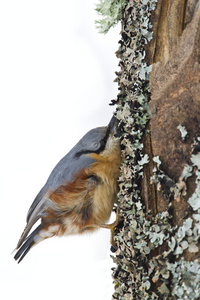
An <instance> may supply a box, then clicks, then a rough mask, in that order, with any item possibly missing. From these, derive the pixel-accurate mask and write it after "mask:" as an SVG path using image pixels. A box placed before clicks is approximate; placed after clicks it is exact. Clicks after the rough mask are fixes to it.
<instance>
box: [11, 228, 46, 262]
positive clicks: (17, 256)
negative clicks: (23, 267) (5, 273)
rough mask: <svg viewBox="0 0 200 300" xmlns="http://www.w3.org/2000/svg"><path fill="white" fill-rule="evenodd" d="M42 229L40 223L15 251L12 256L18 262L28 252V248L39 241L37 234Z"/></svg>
mask: <svg viewBox="0 0 200 300" xmlns="http://www.w3.org/2000/svg"><path fill="white" fill-rule="evenodd" d="M41 229H42V224H40V225H39V226H38V227H37V228H36V229H35V230H34V231H33V232H32V233H31V234H30V235H29V236H28V237H27V238H26V239H25V241H24V242H23V244H22V246H21V247H20V248H18V251H17V253H16V254H15V256H14V259H15V260H16V261H17V262H18V263H20V261H22V259H23V258H24V256H25V255H26V254H27V253H28V252H29V250H30V249H31V248H32V247H33V246H34V245H35V244H37V243H38V242H40V241H41V240H43V239H41V237H40V236H39V235H38V233H39V231H40V230H41Z"/></svg>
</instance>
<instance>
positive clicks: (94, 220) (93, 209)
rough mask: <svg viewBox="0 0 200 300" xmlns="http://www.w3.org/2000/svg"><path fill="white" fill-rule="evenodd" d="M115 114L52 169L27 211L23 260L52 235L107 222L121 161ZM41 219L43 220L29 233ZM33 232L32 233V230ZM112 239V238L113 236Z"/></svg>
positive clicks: (21, 244) (20, 249)
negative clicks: (35, 246)
mask: <svg viewBox="0 0 200 300" xmlns="http://www.w3.org/2000/svg"><path fill="white" fill-rule="evenodd" d="M115 133H116V118H115V117H114V116H113V117H112V119H111V121H110V123H109V124H108V126H106V127H98V128H95V129H92V130H90V131H89V132H87V133H86V134H85V135H84V136H83V138H82V139H81V140H80V141H79V142H78V143H77V144H76V145H75V146H74V147H73V148H72V149H71V151H69V153H68V154H67V155H65V156H64V157H63V158H62V159H61V160H60V162H59V163H58V164H57V165H56V167H55V168H54V169H53V171H52V172H51V174H50V176H49V178H48V180H47V182H46V184H45V185H44V187H43V188H42V189H41V191H40V192H39V194H38V195H37V196H36V198H35V200H34V201H33V203H32V205H31V207H30V208H29V211H28V215H27V225H26V227H25V229H24V231H23V233H22V235H21V238H20V240H19V242H18V244H17V247H16V249H18V251H17V253H16V254H15V256H14V258H15V260H17V261H18V262H20V261H21V260H22V259H23V258H24V256H25V255H26V254H27V253H28V251H29V250H30V249H31V248H32V246H34V245H35V244H37V243H39V242H41V241H43V240H44V239H46V238H50V237H52V236H55V235H56V236H62V235H70V234H79V233H83V232H86V231H93V230H95V229H97V228H99V227H103V228H109V229H111V232H113V230H114V226H115V225H116V223H117V221H115V222H114V223H112V224H106V222H107V221H108V219H109V217H110V214H111V212H112V209H113V205H114V201H115V199H116V195H117V191H118V184H117V179H118V176H119V167H120V163H121V155H120V145H119V139H118V138H116V137H114V135H115ZM39 219H40V221H41V223H40V225H39V226H38V227H37V228H36V229H35V230H34V231H33V232H32V233H30V234H29V232H30V230H31V228H32V226H33V225H34V224H35V223H36V222H37V221H38V220H39ZM28 234H29V235H28ZM112 243H113V240H112Z"/></svg>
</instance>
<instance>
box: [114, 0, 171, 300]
mask: <svg viewBox="0 0 200 300" xmlns="http://www.w3.org/2000/svg"><path fill="white" fill-rule="evenodd" d="M155 4H156V1H154V0H152V1H146V0H143V1H126V7H125V8H124V11H123V23H122V38H121V40H120V42H119V43H120V48H119V50H118V51H117V56H118V57H119V58H120V63H119V64H120V67H121V71H120V72H119V73H118V74H117V75H118V77H117V81H118V84H119V90H120V92H119V94H118V97H117V100H114V101H113V104H117V112H116V116H117V118H118V119H119V121H120V124H119V130H120V131H121V144H122V148H124V150H123V151H122V167H121V176H120V178H119V181H120V193H119V195H118V198H119V203H120V209H121V214H122V216H123V221H124V224H125V225H124V227H123V228H122V229H121V230H120V229H119V230H118V233H117V234H116V243H117V245H118V250H117V252H116V254H115V256H113V259H114V261H115V262H116V263H117V265H118V266H117V268H116V269H114V270H113V278H114V282H115V293H114V294H113V299H149V295H151V299H157V295H156V294H155V293H154V292H149V289H150V286H151V280H150V277H149V274H148V268H147V265H148V256H149V254H150V252H151V251H152V248H154V247H155V246H154V244H156V245H161V244H162V243H163V242H164V241H165V240H166V239H167V238H168V231H169V229H165V228H168V227H169V228H170V226H169V225H168V224H169V220H168V219H169V214H168V212H164V213H163V214H160V215H157V216H156V217H155V218H154V217H153V216H152V215H151V214H150V213H149V212H146V211H145V207H144V205H143V203H142V199H141V192H140V191H141V188H140V183H141V180H142V178H143V168H144V165H146V164H148V162H149V157H148V155H147V154H145V153H143V148H144V145H143V143H142V138H143V136H144V135H145V134H146V133H147V131H146V125H147V123H148V120H149V115H150V113H149V105H148V100H149V82H148V80H149V74H150V71H151V66H148V65H147V63H146V62H145V50H144V47H145V45H146V44H147V43H148V41H150V40H151V38H152V31H151V27H152V26H151V24H150V20H149V18H150V16H151V11H152V10H153V9H154V8H155ZM152 222H153V223H152ZM126 224H127V226H126Z"/></svg>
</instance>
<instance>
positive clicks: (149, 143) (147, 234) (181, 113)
mask: <svg viewBox="0 0 200 300" xmlns="http://www.w3.org/2000/svg"><path fill="white" fill-rule="evenodd" d="M151 25H152V26H153V27H152V26H151ZM152 36H153V38H152ZM117 56H118V57H119V58H120V67H121V70H120V72H119V73H118V74H117V75H118V77H117V81H118V84H119V90H120V92H119V94H118V97H117V100H116V101H114V103H116V104H117V117H118V118H119V120H120V125H119V128H120V131H121V136H122V139H121V143H122V161H123V162H122V167H121V176H120V178H119V185H120V192H119V195H118V196H119V207H120V211H121V222H120V223H119V225H118V227H117V228H116V230H115V240H116V244H117V248H118V249H117V251H116V253H115V255H113V259H114V261H115V262H116V264H117V266H116V268H115V269H114V270H113V278H114V283H115V293H114V294H113V299H200V264H199V258H200V255H199V247H200V242H199V237H200V65H199V60H200V1H197V0H158V2H157V3H156V1H153V0H151V1H146V0H137V1H133V0H129V1H127V5H126V7H125V9H124V11H123V17H122V32H121V40H120V48H119V50H118V51H117ZM151 66H152V67H151ZM149 108H150V111H149Z"/></svg>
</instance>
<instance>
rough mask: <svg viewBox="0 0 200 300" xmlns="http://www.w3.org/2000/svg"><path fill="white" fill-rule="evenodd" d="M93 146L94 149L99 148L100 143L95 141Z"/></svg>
mask: <svg viewBox="0 0 200 300" xmlns="http://www.w3.org/2000/svg"><path fill="white" fill-rule="evenodd" d="M93 148H94V150H97V149H99V148H100V143H98V142H94V143H93Z"/></svg>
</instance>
